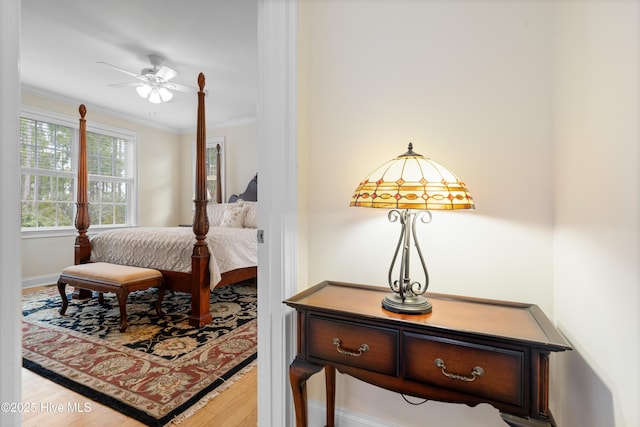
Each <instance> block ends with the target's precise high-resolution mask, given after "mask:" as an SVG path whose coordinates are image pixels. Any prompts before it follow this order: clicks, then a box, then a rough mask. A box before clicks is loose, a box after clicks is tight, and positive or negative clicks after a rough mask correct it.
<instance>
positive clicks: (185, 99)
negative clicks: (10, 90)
mask: <svg viewBox="0 0 640 427" xmlns="http://www.w3.org/2000/svg"><path fill="white" fill-rule="evenodd" d="M21 26H22V38H21V54H20V56H21V57H20V70H21V81H22V85H23V88H24V89H25V90H27V91H33V92H35V93H42V94H47V95H50V96H53V97H54V98H55V97H61V98H64V99H68V100H71V101H72V102H74V101H75V102H78V103H84V104H85V105H87V109H88V111H89V112H88V113H87V119H89V117H90V112H91V108H92V107H95V108H97V109H100V110H102V111H105V110H107V111H109V112H114V113H116V114H117V115H121V116H124V117H132V118H134V119H135V120H143V121H146V122H151V123H153V124H155V125H156V126H159V127H162V128H168V129H172V130H175V131H178V132H186V131H193V130H194V129H195V127H196V109H197V96H196V95H195V94H186V93H183V92H177V91H175V92H174V97H173V99H172V100H171V101H170V102H168V103H163V104H157V105H154V104H151V103H150V102H149V101H147V100H145V99H143V98H141V97H140V96H138V95H137V93H136V91H135V88H133V87H127V88H118V87H109V86H108V85H109V84H114V83H127V82H132V81H136V79H135V78H134V77H131V76H127V75H126V74H124V73H120V72H118V71H116V70H114V69H112V68H110V67H107V66H105V65H102V64H98V63H96V62H97V61H104V62H107V63H110V64H113V65H115V66H117V67H119V68H123V69H126V70H129V71H132V72H135V73H139V72H140V70H142V69H143V68H147V67H149V66H150V64H149V62H148V60H147V55H149V54H160V55H162V56H163V57H164V58H165V62H164V63H165V64H166V65H167V66H169V67H171V68H173V69H174V70H176V71H177V72H178V76H177V77H175V78H174V79H172V81H173V82H175V83H180V84H183V85H187V86H193V87H197V78H198V74H199V73H200V72H202V73H204V75H205V78H206V86H205V89H206V90H207V91H208V96H207V99H206V118H207V124H208V126H216V125H221V124H231V123H240V122H243V121H247V120H252V119H255V118H256V105H257V67H258V65H257V63H258V61H257V55H258V54H257V2H256V0H182V1H175V0H173V1H172V0H110V1H105V0H81V1H79V0H56V1H51V0H22V23H21Z"/></svg>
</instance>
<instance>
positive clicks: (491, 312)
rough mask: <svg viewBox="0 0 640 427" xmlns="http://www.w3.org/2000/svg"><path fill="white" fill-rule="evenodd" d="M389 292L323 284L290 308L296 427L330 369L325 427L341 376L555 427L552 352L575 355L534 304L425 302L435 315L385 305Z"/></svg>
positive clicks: (447, 298)
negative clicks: (313, 380)
mask: <svg viewBox="0 0 640 427" xmlns="http://www.w3.org/2000/svg"><path fill="white" fill-rule="evenodd" d="M389 292H390V291H389V289H385V288H381V287H373V286H365V285H355V284H349V283H340V282H330V281H325V282H322V283H320V284H318V285H316V286H314V287H312V288H309V289H307V290H304V291H302V292H300V293H299V294H297V295H295V296H293V297H291V298H289V299H287V300H285V301H284V303H285V304H287V305H289V306H290V307H293V308H294V309H295V310H296V315H297V355H296V357H295V359H294V360H293V362H292V363H291V366H290V368H289V377H290V381H291V389H292V392H293V399H294V404H295V410H296V419H297V426H298V427H306V426H307V394H306V381H307V379H308V378H309V377H310V376H311V375H313V374H315V373H317V372H319V371H320V370H321V369H323V368H324V370H325V377H326V388H327V402H326V404H327V427H333V426H334V414H335V375H336V370H338V371H339V372H341V373H343V374H347V375H350V376H352V377H355V378H358V379H360V380H363V381H366V382H368V383H371V384H374V385H377V386H379V387H383V388H385V389H387V390H392V391H395V392H398V393H402V394H405V395H408V396H415V397H420V398H425V399H432V400H439V401H443V402H454V403H464V404H467V405H470V406H475V405H477V404H479V403H489V404H490V405H492V406H494V407H495V408H497V409H498V410H499V411H500V415H501V416H502V418H503V420H504V421H505V422H506V423H507V424H509V425H511V426H555V425H556V424H555V421H554V419H553V416H552V415H551V412H550V411H549V406H548V392H549V354H550V352H552V351H553V352H558V351H564V350H571V347H570V346H569V343H568V342H567V341H566V340H565V339H564V338H563V337H562V335H560V333H559V332H558V331H557V330H556V328H555V327H554V326H553V324H552V323H551V322H550V320H549V319H548V318H547V316H546V315H545V314H544V313H543V312H542V310H540V308H538V306H536V305H532V304H521V303H514V302H506V301H495V300H487V299H479V298H468V297H460V296H453V295H443V294H433V293H430V294H428V295H427V296H428V298H429V300H430V301H431V304H432V305H433V312H432V313H429V314H418V315H416V314H398V313H392V312H390V311H387V310H385V309H384V308H382V306H381V300H382V298H383V297H384V296H385V295H386V294H387V293H389Z"/></svg>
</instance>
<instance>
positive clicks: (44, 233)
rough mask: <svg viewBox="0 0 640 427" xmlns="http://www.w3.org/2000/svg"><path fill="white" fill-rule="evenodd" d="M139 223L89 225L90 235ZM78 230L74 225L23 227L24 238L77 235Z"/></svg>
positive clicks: (131, 226)
mask: <svg viewBox="0 0 640 427" xmlns="http://www.w3.org/2000/svg"><path fill="white" fill-rule="evenodd" d="M134 227H137V225H118V226H116V225H114V226H98V225H96V226H92V227H89V232H88V234H89V235H92V234H96V233H99V232H101V231H106V230H116V229H121V228H134ZM77 234H78V232H77V231H76V229H75V228H73V227H64V228H62V227H56V228H41V229H38V230H29V229H22V238H23V239H41V238H47V237H67V236H76V235H77Z"/></svg>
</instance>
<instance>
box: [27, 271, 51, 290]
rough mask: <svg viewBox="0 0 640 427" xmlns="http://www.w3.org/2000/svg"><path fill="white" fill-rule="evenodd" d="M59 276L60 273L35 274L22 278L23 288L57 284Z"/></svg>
mask: <svg viewBox="0 0 640 427" xmlns="http://www.w3.org/2000/svg"><path fill="white" fill-rule="evenodd" d="M59 276H60V275H59V274H48V275H45V276H35V277H29V278H27V279H22V289H29V288H35V287H38V286H47V285H53V284H56V283H57V282H58V277H59Z"/></svg>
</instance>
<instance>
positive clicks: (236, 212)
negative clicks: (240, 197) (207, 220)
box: [221, 203, 247, 228]
mask: <svg viewBox="0 0 640 427" xmlns="http://www.w3.org/2000/svg"><path fill="white" fill-rule="evenodd" d="M246 216H247V207H246V206H244V204H242V203H230V204H227V206H226V207H225V209H224V215H223V216H222V224H221V226H222V227H233V228H242V226H243V224H244V218H245V217H246Z"/></svg>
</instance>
